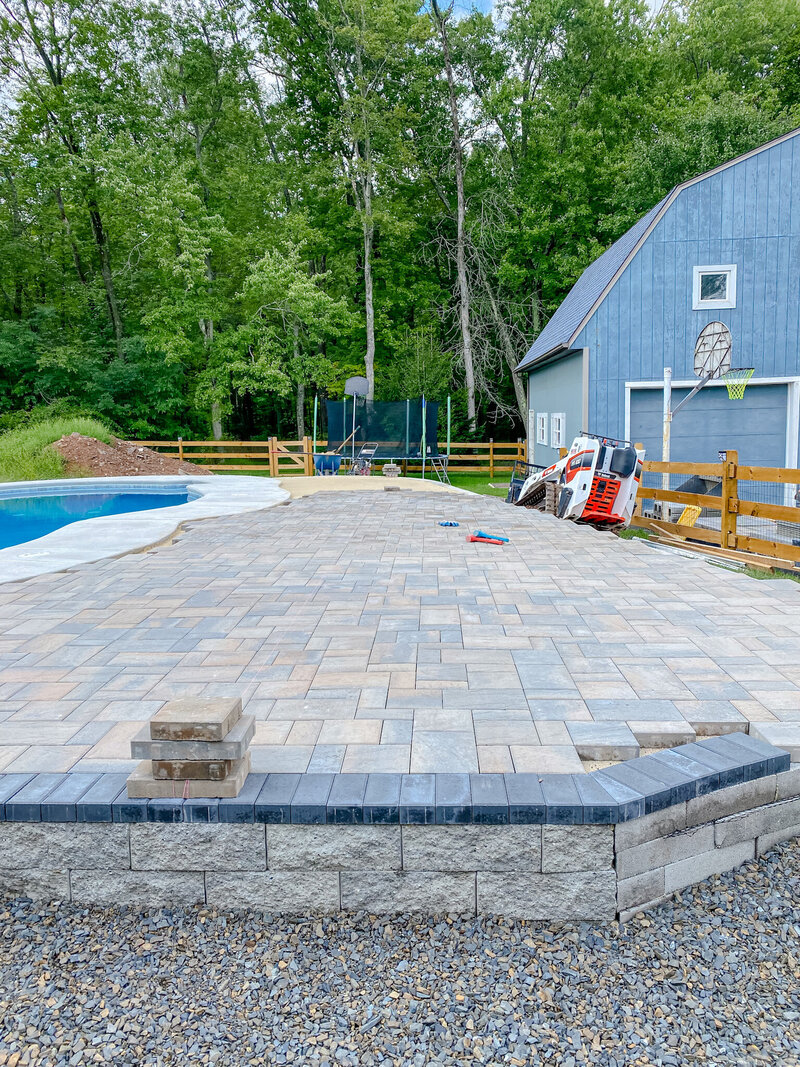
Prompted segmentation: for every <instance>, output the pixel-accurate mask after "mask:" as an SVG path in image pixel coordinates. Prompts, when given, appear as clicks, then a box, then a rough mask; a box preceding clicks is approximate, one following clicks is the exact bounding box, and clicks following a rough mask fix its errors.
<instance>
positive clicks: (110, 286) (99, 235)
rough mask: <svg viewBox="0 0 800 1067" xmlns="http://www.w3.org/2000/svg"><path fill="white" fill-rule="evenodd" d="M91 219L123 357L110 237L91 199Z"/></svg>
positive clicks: (118, 346)
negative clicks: (109, 243)
mask: <svg viewBox="0 0 800 1067" xmlns="http://www.w3.org/2000/svg"><path fill="white" fill-rule="evenodd" d="M89 219H90V221H91V224H92V234H93V236H94V241H95V244H96V245H97V251H98V253H99V255H100V274H101V275H102V278H103V286H104V288H105V291H106V304H107V305H108V317H109V318H110V319H111V325H112V326H113V328H114V337H115V339H116V343H117V355H118V356H119V358H120V359H122V318H121V316H120V313H119V305H118V304H117V294H116V292H115V290H114V276H113V274H112V273H111V258H110V257H109V254H108V238H107V237H106V232H105V229H104V228H103V220H102V219H101V217H100V211H99V209H98V207H97V204H96V203H94V201H90V203H89Z"/></svg>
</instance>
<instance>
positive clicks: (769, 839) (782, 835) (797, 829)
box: [756, 822, 800, 856]
mask: <svg viewBox="0 0 800 1067" xmlns="http://www.w3.org/2000/svg"><path fill="white" fill-rule="evenodd" d="M793 837H800V822H796V823H793V824H792V825H791V826H784V827H783V829H782V830H773V831H772V833H769V834H762V835H761V836H760V837H757V838H756V855H757V856H763V855H764V853H765V852H769V850H770V849H771V848H775V846H776V845H779V844H780V843H781V842H782V841H791V839H792V838H793Z"/></svg>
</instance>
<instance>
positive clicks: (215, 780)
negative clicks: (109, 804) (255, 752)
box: [128, 697, 255, 800]
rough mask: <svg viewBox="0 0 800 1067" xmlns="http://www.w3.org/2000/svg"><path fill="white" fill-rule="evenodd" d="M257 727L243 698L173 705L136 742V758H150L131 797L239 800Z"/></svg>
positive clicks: (131, 784) (135, 777)
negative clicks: (247, 713) (233, 798)
mask: <svg viewBox="0 0 800 1067" xmlns="http://www.w3.org/2000/svg"><path fill="white" fill-rule="evenodd" d="M254 729H255V722H254V719H253V717H252V716H251V715H242V701H241V699H240V698H239V697H236V698H231V699H228V700H198V699H195V698H188V699H184V700H171V701H168V702H167V703H166V704H165V705H164V706H163V707H162V708H161V710H160V711H159V712H157V714H156V715H154V716H153V718H152V719H151V720H150V724H149V726H148V727H145V728H144V729H143V730H142V731H141V732H140V733H139V734H137V736H136V737H134V739H133V741H132V742H131V755H132V756H134V757H137V758H140V757H144V759H143V760H142V762H141V763H140V764H139V766H138V767H137V768H136V770H135V771H134V772H133V774H132V775H131V776H130V778H128V796H129V797H132V798H147V799H150V800H155V799H160V798H168V797H176V796H180V797H187V798H198V797H210V798H223V799H224V798H226V797H236V796H238V795H239V792H240V790H241V788H242V786H243V785H244V782H245V779H246V778H247V775H248V773H249V772H250V753H249V752H248V745H249V744H250V741H251V740H252V737H253V732H254Z"/></svg>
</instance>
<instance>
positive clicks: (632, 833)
mask: <svg viewBox="0 0 800 1067" xmlns="http://www.w3.org/2000/svg"><path fill="white" fill-rule="evenodd" d="M685 829H686V803H685V802H683V803H681V804H673V805H672V807H669V808H665V809H664V810H663V811H655V812H653V814H652V815H643V816H642V817H641V818H640V819H632V820H631V821H630V822H621V823H618V824H617V828H616V834H615V840H616V849H617V851H618V852H619V851H620V850H621V849H624V848H633V847H634V846H635V845H641V844H644V842H645V841H652V840H653V839H654V838H656V837H668V836H669V835H670V834H675V833H678V831H680V830H685Z"/></svg>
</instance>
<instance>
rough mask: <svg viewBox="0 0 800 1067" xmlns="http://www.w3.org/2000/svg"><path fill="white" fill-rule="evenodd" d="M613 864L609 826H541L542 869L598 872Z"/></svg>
mask: <svg viewBox="0 0 800 1067" xmlns="http://www.w3.org/2000/svg"><path fill="white" fill-rule="evenodd" d="M613 866H614V828H613V826H544V827H542V870H543V871H546V872H553V873H555V872H559V871H602V870H606V869H607V868H612V867H613Z"/></svg>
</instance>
